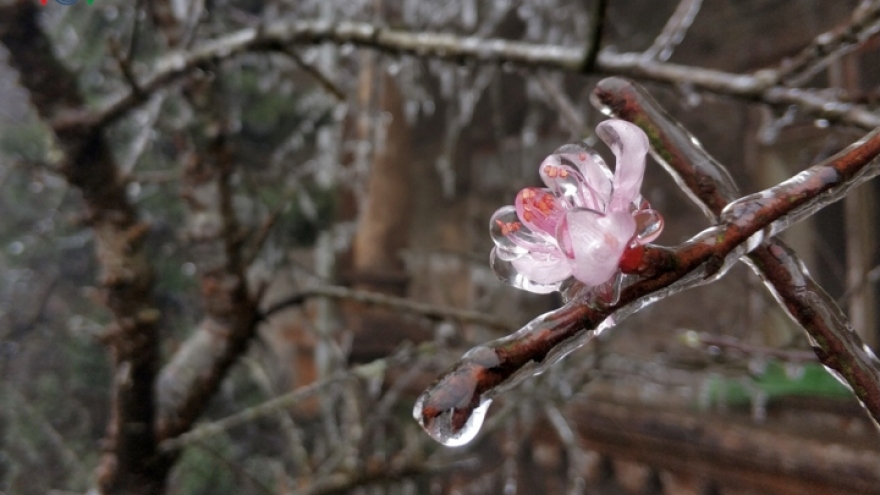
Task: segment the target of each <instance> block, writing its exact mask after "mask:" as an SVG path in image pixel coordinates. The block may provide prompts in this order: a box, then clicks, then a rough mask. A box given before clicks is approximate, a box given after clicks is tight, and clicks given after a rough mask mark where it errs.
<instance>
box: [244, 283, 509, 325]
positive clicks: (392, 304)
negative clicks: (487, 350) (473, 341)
mask: <svg viewBox="0 0 880 495" xmlns="http://www.w3.org/2000/svg"><path fill="white" fill-rule="evenodd" d="M314 297H326V298H330V299H344V300H348V301H354V302H359V303H363V304H374V305H377V306H383V307H386V308H393V309H396V310H399V311H403V312H406V313H412V314H416V315H419V316H424V317H426V318H432V319H437V320H457V321H460V322H462V323H474V324H477V325H486V326H487V327H491V328H497V329H500V330H511V329H512V328H514V325H513V324H512V323H511V322H509V321H507V320H505V319H504V318H499V317H497V316H494V315H490V314H486V313H482V312H480V311H472V310H468V309H458V308H449V307H443V306H434V305H432V304H426V303H420V302H416V301H412V300H410V299H407V298H403V297H395V296H389V295H386V294H380V293H377V292H370V291H364V290H356V289H349V288H346V287H337V286H330V285H328V286H323V287H313V288H311V289H306V290H304V291H302V292H300V293H299V294H296V295H294V296H291V297H289V298H287V299H284V300H282V301H281V302H278V303H275V304H273V305H272V306H271V307H269V308H268V309H266V310H265V311H263V313H262V315H261V319H264V320H265V319H268V318H270V317H271V316H272V315H274V314H275V313H278V312H280V311H283V310H285V309H288V308H291V307H295V306H299V305H301V304H303V303H304V302H305V301H306V300H307V299H310V298H314Z"/></svg>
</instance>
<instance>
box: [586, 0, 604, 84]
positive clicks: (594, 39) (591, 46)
mask: <svg viewBox="0 0 880 495" xmlns="http://www.w3.org/2000/svg"><path fill="white" fill-rule="evenodd" d="M607 11H608V0H593V10H592V12H590V29H589V38H588V39H587V46H586V48H584V58H583V61H582V62H581V72H583V73H584V74H587V73H590V72H593V71H594V70H595V69H596V60H598V58H599V49H600V48H601V47H602V35H603V34H604V33H605V16H606V12H607Z"/></svg>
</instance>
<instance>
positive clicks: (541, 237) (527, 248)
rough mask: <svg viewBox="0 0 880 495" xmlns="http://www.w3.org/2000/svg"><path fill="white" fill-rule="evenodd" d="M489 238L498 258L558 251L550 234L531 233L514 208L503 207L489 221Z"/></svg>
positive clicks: (508, 258)
mask: <svg viewBox="0 0 880 495" xmlns="http://www.w3.org/2000/svg"><path fill="white" fill-rule="evenodd" d="M489 236H490V237H492V241H493V242H494V243H495V246H496V247H498V249H499V256H501V257H502V258H504V259H507V260H511V259H514V258H517V257H519V256H522V255H524V254H527V253H529V252H532V251H535V252H552V251H558V250H559V248H558V247H557V246H556V239H555V238H554V237H553V236H552V235H551V234H546V233H541V232H533V231H532V230H531V229H529V228H528V227H527V226H525V225H523V223H522V222H521V221H520V219H519V215H518V213H517V211H516V208H515V207H513V206H503V207H501V208H499V209H498V210H496V211H495V213H494V214H493V215H492V218H491V219H490V220H489Z"/></svg>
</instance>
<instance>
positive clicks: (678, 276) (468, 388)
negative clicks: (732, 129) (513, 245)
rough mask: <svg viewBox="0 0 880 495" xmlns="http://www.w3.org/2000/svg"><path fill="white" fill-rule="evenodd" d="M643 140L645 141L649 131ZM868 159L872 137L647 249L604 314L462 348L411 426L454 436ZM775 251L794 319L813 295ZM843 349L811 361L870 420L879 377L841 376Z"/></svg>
mask: <svg viewBox="0 0 880 495" xmlns="http://www.w3.org/2000/svg"><path fill="white" fill-rule="evenodd" d="M649 136H650V137H653V136H651V135H650V133H649ZM878 156H880V129H878V130H876V131H874V132H872V133H870V134H868V135H866V136H865V137H864V138H862V139H861V140H859V141H858V142H856V143H854V144H853V145H851V146H850V147H848V148H847V149H845V150H843V151H842V152H840V153H838V154H837V155H835V156H833V157H831V158H829V159H828V160H826V161H825V162H823V163H820V164H818V165H815V166H813V167H811V168H809V169H808V170H806V171H804V172H802V173H800V174H798V176H796V177H794V178H792V179H789V180H787V181H785V182H783V183H781V184H779V185H777V186H775V187H773V188H770V189H767V190H764V191H761V192H759V193H757V194H753V195H750V196H746V197H744V198H742V199H739V200H737V201H735V202H732V203H730V204H729V205H728V206H727V207H726V208H725V209H724V211H723V214H722V215H721V216H720V221H719V223H718V224H717V225H715V226H714V227H711V228H708V229H706V230H704V231H703V232H701V233H699V234H697V235H696V236H694V237H693V238H691V239H690V240H689V241H687V242H685V243H684V244H682V245H680V246H678V247H676V248H674V249H664V248H656V247H649V248H647V249H646V250H645V258H644V266H646V267H648V270H646V271H644V272H643V278H642V279H641V280H639V281H637V282H635V283H633V284H632V285H630V286H628V287H626V288H624V289H623V290H622V292H621V294H620V297H619V299H618V300H617V302H615V303H614V304H610V305H607V306H606V305H603V304H601V303H599V302H597V301H589V302H585V301H581V300H579V299H578V298H577V297H575V298H574V299H573V300H572V301H571V302H569V303H568V304H567V305H565V306H563V307H562V308H560V309H558V310H556V311H553V312H551V313H547V314H545V315H542V316H539V317H538V318H536V319H535V320H532V322H530V323H529V324H528V325H526V326H525V327H523V328H522V329H520V330H519V331H517V332H516V333H514V334H512V335H510V336H508V337H505V338H502V339H499V340H496V341H493V342H489V343H486V344H483V345H482V346H479V347H476V348H474V349H471V350H470V351H468V352H467V353H466V354H465V356H464V357H463V358H462V360H461V361H460V362H459V363H458V364H456V365H455V366H454V367H453V368H452V369H451V370H450V371H449V372H447V373H446V374H445V375H444V376H442V377H441V378H439V379H438V381H437V382H436V383H435V384H434V385H433V386H432V387H431V388H430V389H428V390H427V391H426V392H425V393H423V394H422V396H421V397H420V398H419V401H418V403H417V404H418V405H417V407H416V411H417V413H418V414H419V416H420V418H419V419H420V421H421V423H422V424H423V425H424V426H425V428H426V429H427V431H428V432H429V433H432V434H433V435H435V437H437V436H447V435H452V434H458V433H460V432H462V430H463V429H464V428H465V427H466V425H467V424H468V422H469V420H470V419H471V416H472V414H473V413H474V411H475V410H476V409H477V408H478V407H479V406H480V405H481V404H484V403H485V400H486V399H488V398H490V397H491V396H493V395H494V394H497V393H498V392H500V391H501V390H503V389H506V388H509V387H510V386H513V385H514V384H516V383H517V382H518V380H520V379H522V378H525V377H526V376H528V375H530V374H532V373H534V371H535V368H536V367H538V368H540V367H541V366H547V365H548V364H550V363H553V362H555V361H556V360H558V359H560V358H561V357H562V356H564V355H565V354H566V353H567V352H569V351H570V350H571V349H572V347H574V346H576V345H579V344H582V343H583V342H584V341H585V340H587V339H589V338H590V337H592V336H593V335H595V332H596V331H598V330H599V329H601V328H605V327H608V326H612V325H616V324H618V323H619V322H620V321H621V320H622V319H623V318H626V317H627V316H629V315H631V314H632V313H634V312H636V311H638V310H639V309H641V308H643V307H645V306H647V305H648V304H650V303H652V302H654V301H657V300H660V299H662V298H664V297H667V296H669V295H672V294H674V293H676V292H680V291H682V290H685V289H687V288H691V287H695V286H697V285H701V284H705V283H708V282H712V281H714V280H715V279H717V278H718V277H720V276H722V275H723V274H724V273H725V272H726V270H727V269H729V268H730V267H731V266H732V265H734V264H735V263H736V262H737V261H738V260H739V258H740V257H741V256H743V255H745V254H747V252H748V249H749V246H748V243H750V242H753V240H754V239H755V237H753V236H756V235H757V236H763V235H764V232H768V233H769V235H774V234H776V233H778V232H780V231H781V230H783V229H784V228H785V227H787V226H788V225H790V224H791V223H793V222H794V221H796V220H798V219H800V218H802V217H803V216H805V215H806V214H808V213H813V212H814V211H815V210H816V209H818V208H821V207H824V206H827V205H828V204H830V203H832V202H834V201H837V200H839V199H841V198H842V197H844V195H845V194H846V192H847V191H849V190H850V189H851V188H852V187H855V186H856V185H858V184H861V183H863V182H864V181H866V180H868V179H869V178H871V177H873V176H874V175H876V174H877V173H880V166H878V162H877V160H876V158H877V157H878ZM776 251H779V249H776V250H772V251H771V252H770V254H771V255H774V256H777V258H779V266H780V267H781V268H785V269H786V271H785V275H783V274H781V273H780V274H771V275H769V277H768V278H774V277H776V280H779V281H780V282H781V284H780V285H781V287H782V288H786V289H787V288H790V289H792V291H791V293H780V294H779V295H780V297H782V298H788V297H792V298H793V299H786V301H787V302H788V301H790V304H787V306H788V307H789V310H790V311H791V312H792V313H794V314H798V313H797V311H798V310H800V309H801V308H800V307H799V306H797V305H799V304H805V303H812V302H813V301H814V300H815V298H816V297H817V293H816V292H815V291H816V289H818V288H817V287H813V286H811V285H810V284H809V283H807V282H806V281H805V280H804V279H803V278H801V279H797V278H795V277H796V276H797V274H798V272H793V271H791V267H790V266H788V265H786V264H784V261H786V260H783V259H782V258H781V255H779V254H777V252H776ZM786 276H787V278H786ZM803 289H806V290H803ZM798 291H800V292H798ZM811 307H813V306H811ZM828 309H829V306H823V310H828ZM804 316H805V317H809V318H808V319H809V321H808V322H807V324H806V326H810V327H813V328H817V327H818V325H819V324H820V323H825V324H827V325H828V326H829V327H830V328H837V325H838V324H839V322H838V321H837V318H838V316H839V315H837V314H834V313H832V312H822V313H819V312H814V313H813V314H804ZM805 319H807V318H805ZM831 335H832V336H833V335H834V334H831ZM851 342H853V341H852V340H841V341H836V342H833V343H832V342H819V345H820V346H823V349H827V351H830V352H827V353H824V354H819V358H820V360H823V361H824V362H826V363H827V364H828V365H829V366H831V367H832V368H834V369H838V370H841V372H842V373H843V374H844V376H845V377H846V378H847V379H848V380H852V382H851V383H854V384H856V387H854V388H856V393H857V395H858V396H859V397H860V398H861V399H862V401H863V403H864V404H865V405H866V407H867V408H868V410H869V411H870V412H871V414H872V416H873V417H875V418H877V419H878V420H880V393H875V392H876V391H877V390H878V386H880V385H878V384H880V372H878V370H877V368H875V367H873V366H872V365H871V364H872V363H871V362H869V361H862V362H864V364H865V367H864V368H859V369H855V370H853V369H846V367H845V363H844V362H841V361H839V360H838V359H839V357H840V356H842V355H846V352H847V351H848V352H850V353H852V352H854V351H855V349H852V348H849V347H847V346H848V345H849V343H851ZM864 352H865V353H867V351H864ZM829 357H830V359H829Z"/></svg>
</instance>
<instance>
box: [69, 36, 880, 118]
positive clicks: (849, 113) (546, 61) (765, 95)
mask: <svg viewBox="0 0 880 495" xmlns="http://www.w3.org/2000/svg"><path fill="white" fill-rule="evenodd" d="M325 42H328V43H334V44H339V45H342V44H351V45H355V46H363V47H369V48H374V49H377V50H380V51H384V52H389V53H396V54H410V55H415V56H419V57H428V58H437V59H445V60H452V61H459V62H460V61H465V60H470V61H475V62H480V63H510V64H512V65H518V66H521V67H526V68H533V69H534V68H546V69H551V70H558V71H563V72H572V73H579V72H580V68H581V66H582V63H583V61H584V57H585V53H584V52H583V50H580V49H578V48H574V47H567V46H559V45H545V44H536V43H523V42H517V41H509V40H503V39H495V38H480V37H462V36H456V35H450V34H441V33H430V32H410V31H404V30H396V29H391V28H384V27H379V26H374V25H371V24H364V23H351V22H340V23H335V24H331V23H327V22H320V21H278V22H274V23H271V24H268V25H266V26H264V27H262V28H245V29H242V30H240V31H237V32H234V33H231V34H228V35H226V36H223V37H219V38H216V39H213V40H208V41H205V42H203V43H202V44H201V45H199V46H197V47H195V48H192V49H190V50H188V51H175V52H173V53H171V54H168V55H167V56H165V57H163V58H161V59H159V60H157V61H156V63H155V65H154V69H153V72H152V74H151V75H149V76H147V77H145V78H144V79H143V80H142V81H141V82H140V85H139V86H140V87H141V88H143V91H144V93H146V94H151V93H152V92H154V91H156V90H158V89H159V88H162V87H164V86H166V85H168V84H170V83H172V82H174V81H176V80H177V79H178V78H179V77H180V76H182V75H184V74H187V73H189V72H190V71H192V70H193V69H195V68H196V67H199V66H200V65H202V64H205V63H207V62H211V61H219V60H224V59H229V58H232V57H236V56H239V55H241V54H242V53H246V52H255V51H257V52H258V51H275V50H277V49H278V47H279V46H290V45H308V44H319V43H325ZM595 70H596V72H599V73H604V74H617V75H621V76H626V77H630V78H636V79H641V80H645V81H653V82H659V83H664V84H681V83H687V84H690V85H692V86H693V87H694V88H695V89H697V90H701V91H707V92H711V93H716V94H720V95H725V96H730V97H734V98H739V99H745V100H750V101H759V102H763V103H767V104H771V105H775V106H789V105H797V106H799V107H800V108H801V109H802V110H803V111H804V112H805V113H807V114H809V115H812V116H814V117H818V118H824V119H827V120H830V121H835V122H841V123H845V124H849V125H854V126H857V127H861V128H864V129H873V128H874V127H877V126H880V116H878V115H877V114H875V113H874V112H873V111H871V110H870V109H868V108H867V107H865V106H863V105H858V104H853V103H847V102H845V101H842V100H840V99H837V98H835V97H833V96H830V95H827V94H825V93H823V92H821V91H819V90H810V89H798V88H789V87H785V86H781V85H775V81H776V79H777V77H776V73H775V72H774V71H764V72H760V73H756V74H734V73H729V72H723V71H718V70H713V69H705V68H701V67H691V66H686V65H678V64H670V63H665V62H660V61H656V60H647V59H646V58H645V57H644V55H643V54H641V53H612V52H609V51H607V50H603V51H600V52H599V54H598V58H597V60H596V63H595ZM143 101H144V99H143V98H142V97H140V96H138V95H137V94H135V93H133V92H128V93H124V94H121V95H117V96H115V97H113V98H111V101H110V103H108V104H106V106H104V107H103V108H101V109H100V110H97V111H95V112H91V113H83V112H77V113H72V114H66V115H63V116H59V118H58V121H57V122H56V125H57V126H65V125H67V126H76V127H83V126H85V127H101V126H104V125H107V124H109V123H111V122H113V121H115V120H116V119H118V118H120V117H122V116H124V115H126V114H127V113H128V112H129V111H131V110H132V109H133V108H135V107H137V106H139V105H141V104H142V103H143Z"/></svg>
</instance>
